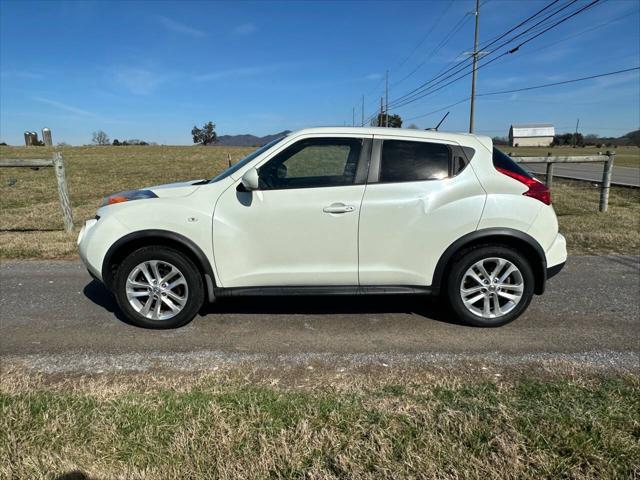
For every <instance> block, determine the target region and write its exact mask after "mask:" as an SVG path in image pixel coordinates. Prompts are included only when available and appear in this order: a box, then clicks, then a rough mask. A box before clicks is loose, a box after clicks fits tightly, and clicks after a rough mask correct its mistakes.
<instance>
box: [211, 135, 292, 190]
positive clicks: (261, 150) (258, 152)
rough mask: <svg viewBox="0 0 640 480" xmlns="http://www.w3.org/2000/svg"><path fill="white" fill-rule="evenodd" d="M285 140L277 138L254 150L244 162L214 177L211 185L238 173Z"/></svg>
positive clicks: (241, 161)
mask: <svg viewBox="0 0 640 480" xmlns="http://www.w3.org/2000/svg"><path fill="white" fill-rule="evenodd" d="M283 138H285V137H280V138H276V139H275V140H272V141H270V142H269V143H267V144H266V145H263V146H262V147H260V148H258V149H257V150H254V151H253V152H251V153H250V154H249V155H247V156H246V157H244V158H243V159H242V160H240V161H239V162H238V163H236V164H235V165H232V166H231V167H229V168H227V169H226V170H225V171H224V172H222V173H220V174H219V175H217V176H215V177H213V178H212V179H211V183H213V182H217V181H219V180H222V179H223V178H227V177H228V176H229V175H231V174H232V173H235V172H237V171H238V170H240V169H241V168H242V167H244V166H245V165H246V164H247V163H249V162H250V161H251V160H253V159H254V158H256V157H257V156H258V155H261V154H263V153H264V152H266V151H267V150H269V149H270V148H271V147H273V146H274V145H275V144H276V143H278V142H280V141H281V140H282V139H283Z"/></svg>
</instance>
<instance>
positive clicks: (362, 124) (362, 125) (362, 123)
mask: <svg viewBox="0 0 640 480" xmlns="http://www.w3.org/2000/svg"><path fill="white" fill-rule="evenodd" d="M360 123H361V125H360V126H361V127H364V95H362V121H361V122H360Z"/></svg>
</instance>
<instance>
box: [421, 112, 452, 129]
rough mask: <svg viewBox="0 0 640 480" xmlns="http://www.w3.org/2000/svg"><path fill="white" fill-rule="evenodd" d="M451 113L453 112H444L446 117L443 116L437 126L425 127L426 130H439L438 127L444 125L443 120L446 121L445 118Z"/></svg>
mask: <svg viewBox="0 0 640 480" xmlns="http://www.w3.org/2000/svg"><path fill="white" fill-rule="evenodd" d="M450 113H451V112H447V113H445V114H444V117H442V120H440V121H439V122H438V124H437V125H436V126H435V128H425V130H431V131H434V130H435V131H436V132H437V131H438V129H439V128H440V125H442V122H444V119H445V118H447V117H448V116H449V114H450Z"/></svg>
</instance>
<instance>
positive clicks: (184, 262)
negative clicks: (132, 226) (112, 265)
mask: <svg viewBox="0 0 640 480" xmlns="http://www.w3.org/2000/svg"><path fill="white" fill-rule="evenodd" d="M151 260H159V261H161V262H168V263H169V264H171V265H173V266H175V267H176V268H177V269H178V270H179V271H180V273H181V274H182V275H183V277H184V279H185V281H186V285H187V289H188V290H187V292H188V294H187V295H186V298H187V300H186V303H185V304H184V306H183V307H182V310H181V311H180V312H179V313H177V314H175V316H173V317H171V318H168V319H165V320H154V319H150V318H147V317H145V316H144V315H141V314H140V313H138V311H136V309H134V308H133V306H132V305H131V304H130V303H129V300H128V298H127V291H126V284H127V278H128V276H129V274H130V273H131V272H132V271H133V270H134V269H135V268H136V266H138V265H140V264H141V263H143V262H146V261H151ZM113 293H114V295H115V297H116V300H117V302H118V305H119V306H120V309H121V310H122V312H123V314H124V315H125V317H126V318H127V319H128V320H129V321H130V322H131V323H132V324H134V325H137V326H139V327H144V328H154V329H169V328H178V327H181V326H183V325H185V324H187V323H189V322H190V321H191V320H192V319H193V318H194V317H195V316H196V315H197V314H198V311H199V310H200V308H201V307H202V304H203V302H204V285H203V281H202V275H201V274H200V272H199V271H198V269H197V267H196V266H195V265H194V264H193V262H192V261H191V260H190V259H189V258H188V257H187V256H186V255H184V254H182V253H181V252H179V251H178V250H174V249H172V248H169V247H163V246H149V247H143V248H140V249H138V250H135V251H134V252H133V253H131V254H129V255H128V256H127V257H126V258H125V259H124V260H123V261H122V263H121V264H120V265H119V266H118V270H117V272H116V275H115V281H114V283H113ZM163 308H164V307H163Z"/></svg>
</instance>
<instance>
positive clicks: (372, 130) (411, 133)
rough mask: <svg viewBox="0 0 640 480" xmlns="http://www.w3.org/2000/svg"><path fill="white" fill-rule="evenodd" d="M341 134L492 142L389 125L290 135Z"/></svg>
mask: <svg viewBox="0 0 640 480" xmlns="http://www.w3.org/2000/svg"><path fill="white" fill-rule="evenodd" d="M332 133H333V134H342V135H349V134H351V135H358V134H359V135H378V136H394V137H413V138H416V137H418V138H431V139H440V140H445V141H447V140H448V141H453V142H456V143H461V144H467V143H476V142H479V143H481V144H483V145H485V146H487V145H489V148H490V146H491V144H492V141H491V139H490V138H489V137H486V136H484V135H474V134H471V133H462V132H459V133H454V132H438V131H435V130H419V129H414V128H390V127H316V128H305V129H303V130H297V131H295V132H291V133H290V134H289V135H290V136H298V135H307V134H311V135H320V134H324V135H326V134H332Z"/></svg>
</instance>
